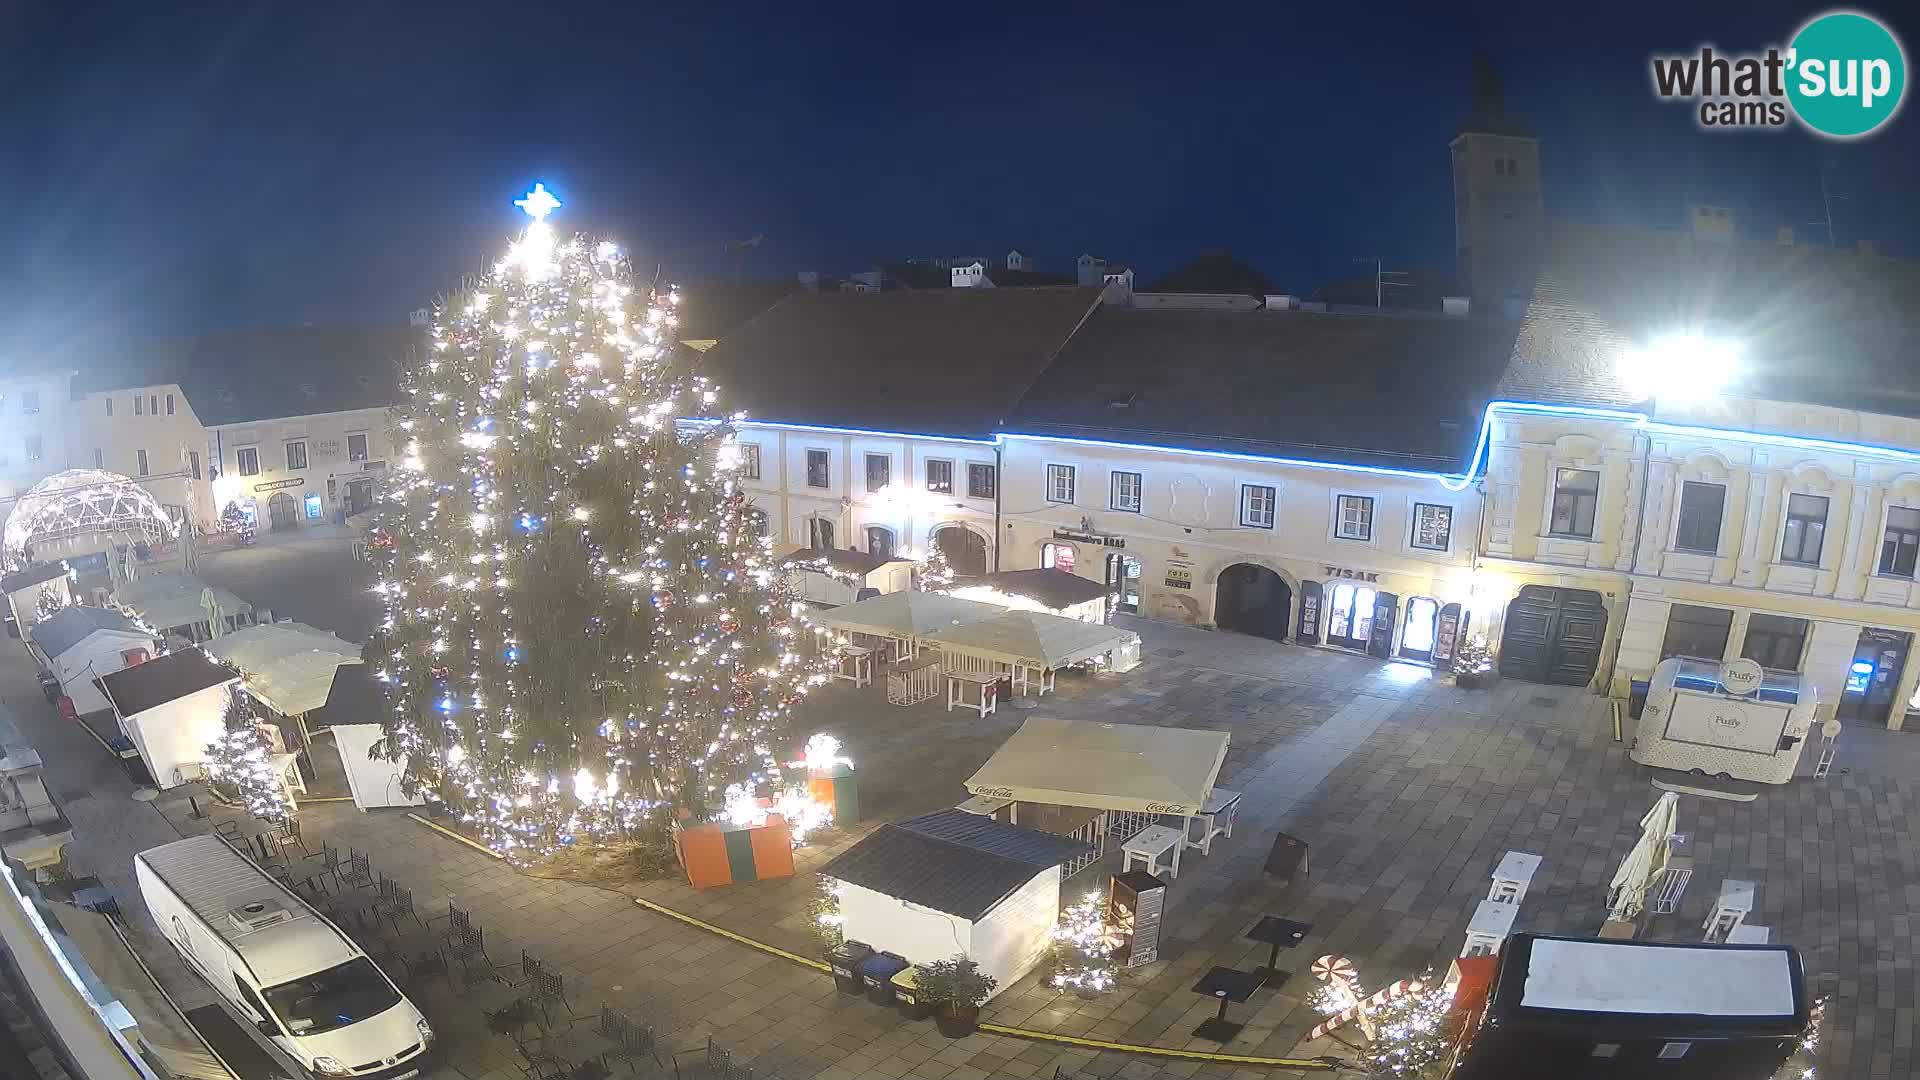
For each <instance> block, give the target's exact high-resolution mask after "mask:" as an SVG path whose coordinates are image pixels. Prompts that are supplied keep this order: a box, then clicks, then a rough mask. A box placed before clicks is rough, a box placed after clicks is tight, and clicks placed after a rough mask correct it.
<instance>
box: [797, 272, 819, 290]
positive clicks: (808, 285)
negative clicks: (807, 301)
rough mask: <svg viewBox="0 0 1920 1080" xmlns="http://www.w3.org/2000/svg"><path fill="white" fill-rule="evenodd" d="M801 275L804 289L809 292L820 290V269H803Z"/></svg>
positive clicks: (801, 284)
mask: <svg viewBox="0 0 1920 1080" xmlns="http://www.w3.org/2000/svg"><path fill="white" fill-rule="evenodd" d="M799 277H800V287H801V288H802V289H805V290H806V291H808V292H819V291H820V271H818V270H802V271H800V275H799Z"/></svg>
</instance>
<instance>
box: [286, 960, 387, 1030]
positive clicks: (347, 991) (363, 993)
mask: <svg viewBox="0 0 1920 1080" xmlns="http://www.w3.org/2000/svg"><path fill="white" fill-rule="evenodd" d="M267 1003H268V1004H269V1005H271V1006H273V1012H274V1015H275V1016H277V1017H279V1019H280V1023H282V1024H283V1025H285V1026H286V1029H287V1032H288V1033H289V1034H292V1035H318V1034H320V1033H321V1032H323V1031H332V1030H334V1029H335V1028H343V1027H346V1026H347V1025H348V1024H351V1023H353V1022H354V1021H355V1020H358V1019H361V1018H363V1017H368V1016H377V1015H379V1014H380V1013H383V1012H386V1011H387V1010H388V1009H391V1008H393V1007H394V1006H395V1005H398V1004H400V992H399V991H398V990H395V989H394V988H393V984H392V983H390V982H388V981H387V979H386V976H384V975H382V974H380V969H378V968H376V967H374V966H373V961H371V960H369V959H367V958H366V957H364V956H357V957H355V958H353V959H352V960H349V961H347V962H346V963H344V964H340V965H338V966H337V967H330V968H328V969H327V970H325V971H320V972H315V973H314V974H312V975H303V976H301V977H300V978H298V979H295V980H293V981H292V982H285V983H281V984H280V985H279V986H269V987H267Z"/></svg>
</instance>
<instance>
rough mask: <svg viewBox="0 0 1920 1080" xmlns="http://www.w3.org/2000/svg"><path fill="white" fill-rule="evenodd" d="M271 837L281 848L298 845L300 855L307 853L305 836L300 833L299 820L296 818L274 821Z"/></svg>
mask: <svg viewBox="0 0 1920 1080" xmlns="http://www.w3.org/2000/svg"><path fill="white" fill-rule="evenodd" d="M272 835H273V838H274V840H275V842H276V843H278V844H279V845H280V846H281V847H282V848H289V847H298V848H299V849H300V852H301V855H302V856H303V857H304V856H305V855H306V854H308V851H307V841H306V838H305V837H303V836H301V835H300V822H299V820H298V819H296V818H290V817H286V818H281V819H280V820H279V821H277V822H275V823H274V826H273V833H272Z"/></svg>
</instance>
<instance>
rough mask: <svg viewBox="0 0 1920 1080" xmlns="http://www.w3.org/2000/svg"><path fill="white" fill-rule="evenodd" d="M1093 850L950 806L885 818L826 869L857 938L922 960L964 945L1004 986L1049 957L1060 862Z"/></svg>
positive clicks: (845, 922)
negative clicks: (887, 820)
mask: <svg viewBox="0 0 1920 1080" xmlns="http://www.w3.org/2000/svg"><path fill="white" fill-rule="evenodd" d="M1085 851H1086V845H1085V844H1083V843H1081V842H1079V841H1077V840H1072V839H1069V838H1067V837H1063V836H1055V835H1053V834H1051V833H1045V832H1040V831H1037V830H1034V829H1023V828H1020V827H1019V826H1016V825H1009V824H1005V823H1003V822H999V821H994V820H993V819H991V818H986V817H981V816H979V815H976V814H969V813H966V812H965V811H961V810H942V811H939V812H937V813H932V814H927V815H924V816H922V817H917V818H910V819H908V820H906V821H898V822H892V823H889V824H886V825H882V826H880V827H879V828H878V829H875V830H873V831H872V832H870V833H868V834H867V835H866V836H865V837H863V838H862V839H861V840H860V842H859V843H857V844H855V845H853V846H852V847H850V848H848V849H847V850H845V851H843V852H841V853H840V854H839V855H838V856H836V857H835V858H834V859H833V861H832V862H829V863H828V864H827V865H826V866H824V867H822V868H821V869H820V873H821V874H822V875H824V876H826V877H828V878H830V879H832V880H833V881H834V883H835V885H834V891H835V893H836V895H837V896H838V897H839V900H840V918H841V929H842V931H844V932H845V934H846V936H847V937H848V938H849V939H851V940H854V941H863V942H865V943H867V944H869V945H871V946H873V947H874V948H875V949H876V950H878V951H881V952H890V953H894V954H896V955H899V956H903V957H905V958H906V959H907V960H908V961H910V962H912V963H915V964H927V963H931V962H933V961H935V960H945V959H947V958H948V957H951V956H953V955H954V954H955V953H965V954H966V955H967V956H969V957H971V958H972V959H973V961H974V962H975V963H977V964H979V965H980V970H981V972H983V973H984V974H987V975H991V976H993V978H994V980H995V986H994V993H995V994H1000V993H1003V992H1005V991H1006V990H1007V988H1008V987H1011V986H1012V985H1013V984H1014V983H1015V982H1017V981H1019V979H1020V977H1021V976H1022V975H1025V974H1026V973H1027V972H1029V971H1031V970H1032V969H1033V967H1034V965H1035V964H1038V963H1039V962H1040V960H1041V959H1042V958H1043V957H1044V956H1045V955H1046V953H1047V947H1048V943H1049V941H1050V933H1051V931H1052V929H1053V926H1054V923H1055V921H1056V920H1058V918H1059V917H1060V882H1061V879H1062V877H1063V876H1064V875H1063V873H1062V870H1061V865H1062V864H1063V863H1066V862H1068V861H1070V860H1072V859H1074V858H1076V857H1078V856H1080V855H1082V854H1083V853H1084V852H1085Z"/></svg>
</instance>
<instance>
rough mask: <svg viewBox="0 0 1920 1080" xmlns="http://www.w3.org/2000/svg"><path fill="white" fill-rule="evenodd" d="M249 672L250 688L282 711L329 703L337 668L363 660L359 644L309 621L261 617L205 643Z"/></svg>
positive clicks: (301, 710) (306, 709) (300, 710)
mask: <svg viewBox="0 0 1920 1080" xmlns="http://www.w3.org/2000/svg"><path fill="white" fill-rule="evenodd" d="M203 647H204V648H205V649H206V650H207V652H209V653H211V654H213V656H214V657H215V658H216V659H219V660H224V661H226V662H227V663H229V664H231V665H233V666H234V667H237V668H239V669H240V670H241V671H242V672H244V673H245V674H246V688H247V692H248V693H250V694H252V695H253V696H254V697H256V698H258V699H259V700H260V701H261V702H263V703H264V704H265V705H266V706H267V707H268V708H270V709H272V710H273V711H275V712H277V713H281V714H283V715H287V716H292V715H294V714H296V713H304V712H309V711H311V710H313V709H317V708H319V707H320V706H322V705H324V704H326V702H327V693H328V690H329V688H331V687H332V686H333V676H334V672H335V671H336V670H338V669H339V668H340V667H341V665H343V664H358V663H360V647H359V646H358V645H355V644H353V643H352V642H350V641H342V640H341V639H339V638H337V637H335V636H333V635H332V634H330V633H328V632H326V631H325V630H321V629H319V628H318V627H313V626H308V625H307V624H305V623H297V622H283V623H263V624H261V625H259V626H249V627H245V628H243V629H240V630H236V631H234V632H233V633H231V634H223V635H221V636H220V637H217V638H214V639H213V640H212V641H209V642H207V643H206V644H205V646H203Z"/></svg>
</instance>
